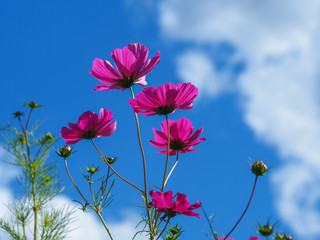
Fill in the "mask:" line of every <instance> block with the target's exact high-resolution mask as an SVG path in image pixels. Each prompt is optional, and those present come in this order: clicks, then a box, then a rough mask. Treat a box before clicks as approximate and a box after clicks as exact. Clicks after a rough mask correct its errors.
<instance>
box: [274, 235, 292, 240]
mask: <svg viewBox="0 0 320 240" xmlns="http://www.w3.org/2000/svg"><path fill="white" fill-rule="evenodd" d="M273 238H274V240H292V239H293V238H292V236H290V235H286V234H283V233H281V234H278V233H276V235H275V236H274V237H273Z"/></svg>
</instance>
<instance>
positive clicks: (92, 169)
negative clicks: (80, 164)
mask: <svg viewBox="0 0 320 240" xmlns="http://www.w3.org/2000/svg"><path fill="white" fill-rule="evenodd" d="M99 170H100V168H99V167H97V168H95V167H94V166H93V165H92V166H91V167H90V166H88V167H86V171H87V172H88V173H91V174H95V173H97V172H99Z"/></svg>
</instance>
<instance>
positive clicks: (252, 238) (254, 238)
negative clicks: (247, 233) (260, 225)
mask: <svg viewBox="0 0 320 240" xmlns="http://www.w3.org/2000/svg"><path fill="white" fill-rule="evenodd" d="M249 240H259V238H258V237H255V236H252V237H250V238H249Z"/></svg>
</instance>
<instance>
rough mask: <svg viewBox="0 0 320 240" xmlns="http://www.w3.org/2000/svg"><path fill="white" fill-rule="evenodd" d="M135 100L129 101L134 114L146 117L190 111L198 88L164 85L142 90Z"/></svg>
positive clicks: (186, 85)
mask: <svg viewBox="0 0 320 240" xmlns="http://www.w3.org/2000/svg"><path fill="white" fill-rule="evenodd" d="M142 91H143V92H140V93H138V94H137V97H136V99H130V100H129V104H130V106H131V107H132V108H133V109H134V111H135V112H136V113H141V114H144V115H146V116H151V115H156V114H158V115H167V114H169V113H173V112H174V111H175V110H177V109H186V110H188V109H191V108H192V107H193V101H194V100H195V98H196V97H197V95H198V88H196V87H195V86H194V85H192V84H191V83H179V84H178V85H174V84H172V83H166V84H164V85H161V86H159V87H157V88H154V87H148V88H144V89H143V90H142Z"/></svg>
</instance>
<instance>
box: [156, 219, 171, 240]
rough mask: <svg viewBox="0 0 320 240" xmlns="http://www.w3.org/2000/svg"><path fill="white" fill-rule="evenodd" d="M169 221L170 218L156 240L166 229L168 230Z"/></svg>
mask: <svg viewBox="0 0 320 240" xmlns="http://www.w3.org/2000/svg"><path fill="white" fill-rule="evenodd" d="M169 221H170V218H168V221H167V223H166V225H165V226H164V228H163V229H162V231H161V233H160V234H159V236H158V237H157V239H156V240H158V239H159V238H160V237H161V236H162V234H163V233H164V231H165V230H166V228H167V226H168V224H169Z"/></svg>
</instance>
